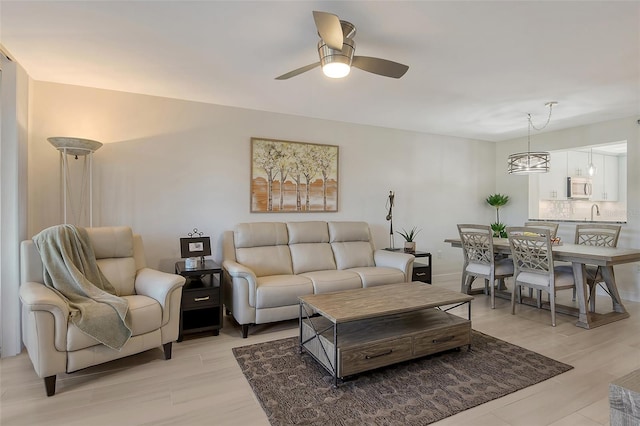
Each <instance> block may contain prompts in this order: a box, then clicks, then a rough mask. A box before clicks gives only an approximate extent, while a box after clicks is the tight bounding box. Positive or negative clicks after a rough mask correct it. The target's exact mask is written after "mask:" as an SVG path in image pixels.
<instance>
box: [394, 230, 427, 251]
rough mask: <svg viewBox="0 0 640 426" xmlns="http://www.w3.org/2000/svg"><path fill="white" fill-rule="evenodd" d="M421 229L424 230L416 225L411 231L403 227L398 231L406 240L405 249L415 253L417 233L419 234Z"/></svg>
mask: <svg viewBox="0 0 640 426" xmlns="http://www.w3.org/2000/svg"><path fill="white" fill-rule="evenodd" d="M420 231H422V229H417V227H416V226H414V227H413V228H411V230H409V231H407V230H406V229H404V228H402V231H396V232H397V233H398V234H400V235H401V236H402V238H404V240H405V243H404V251H406V252H409V253H413V252H415V251H416V242H415V241H414V240H415V238H416V235H418V233H419V232H420Z"/></svg>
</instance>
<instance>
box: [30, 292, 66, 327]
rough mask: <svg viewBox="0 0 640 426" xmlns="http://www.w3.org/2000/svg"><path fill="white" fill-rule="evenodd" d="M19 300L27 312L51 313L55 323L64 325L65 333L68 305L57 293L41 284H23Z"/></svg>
mask: <svg viewBox="0 0 640 426" xmlns="http://www.w3.org/2000/svg"><path fill="white" fill-rule="evenodd" d="M20 300H21V301H22V306H23V308H24V309H27V310H29V311H48V312H51V313H52V314H53V316H54V317H55V319H56V322H58V321H59V322H60V323H62V324H64V327H65V333H66V328H67V319H68V318H69V305H67V302H66V301H65V300H64V299H63V298H62V297H60V296H59V295H58V293H56V292H55V291H53V290H52V289H50V288H49V287H47V286H46V285H44V284H42V283H34V282H25V283H22V285H21V286H20Z"/></svg>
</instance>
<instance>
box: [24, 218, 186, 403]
mask: <svg viewBox="0 0 640 426" xmlns="http://www.w3.org/2000/svg"><path fill="white" fill-rule="evenodd" d="M87 233H88V234H89V239H90V240H91V244H92V246H93V250H94V252H95V255H96V259H97V261H98V266H99V267H100V269H101V270H102V272H103V274H104V275H105V276H106V277H107V279H108V280H109V282H110V283H111V284H112V285H113V286H114V287H115V288H116V290H117V292H118V296H120V297H123V298H125V299H127V300H128V302H129V313H130V315H131V325H132V330H131V331H132V336H131V338H130V339H129V340H128V341H127V343H126V344H125V345H124V346H123V347H122V348H121V349H120V350H116V349H112V348H109V347H107V346H105V345H103V344H101V343H99V342H98V341H97V340H95V339H94V338H93V337H90V336H88V335H87V334H84V333H83V332H82V331H80V329H79V328H78V327H76V326H75V325H74V324H72V323H71V322H69V321H68V318H69V307H68V305H67V304H66V302H65V301H64V300H63V299H62V298H61V297H60V296H58V294H57V293H56V292H54V291H53V290H52V289H50V288H49V287H47V286H46V285H44V278H43V266H42V261H41V259H40V254H39V253H38V250H37V249H36V246H35V244H34V243H33V241H32V240H27V241H23V242H22V243H21V247H20V264H21V271H20V275H21V282H22V284H21V285H20V300H21V301H22V341H23V342H24V345H25V347H26V348H27V352H28V353H29V358H31V362H32V363H33V367H34V368H35V370H36V373H37V374H38V376H39V377H41V378H44V382H45V388H46V391H47V396H51V395H53V394H54V393H55V389H56V388H55V386H56V374H59V373H65V372H66V373H71V372H73V371H77V370H80V369H82V368H86V367H90V366H93V365H97V364H101V363H103V362H107V361H111V360H114V359H117V358H122V357H125V356H128V355H132V354H136V353H139V352H142V351H146V350H148V349H152V348H155V347H158V346H163V349H164V355H165V358H166V359H170V358H171V344H172V342H173V341H174V340H176V339H177V338H178V329H179V325H180V323H179V321H180V300H181V297H182V286H183V285H184V282H185V278H184V277H182V276H180V275H174V274H169V273H166V272H160V271H156V270H153V269H149V268H147V267H146V265H145V262H146V261H145V257H144V249H143V246H142V238H141V237H140V236H139V235H134V234H133V233H132V231H131V228H129V227H124V226H121V227H102V228H87Z"/></svg>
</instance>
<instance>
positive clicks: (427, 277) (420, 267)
mask: <svg viewBox="0 0 640 426" xmlns="http://www.w3.org/2000/svg"><path fill="white" fill-rule="evenodd" d="M411 281H422V282H424V283H428V284H431V266H430V265H424V264H422V263H414V264H413V273H412V275H411Z"/></svg>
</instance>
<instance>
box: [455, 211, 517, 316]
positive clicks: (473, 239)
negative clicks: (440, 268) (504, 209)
mask: <svg viewBox="0 0 640 426" xmlns="http://www.w3.org/2000/svg"><path fill="white" fill-rule="evenodd" d="M458 233H459V234H460V241H461V243H462V253H463V255H464V266H463V268H462V284H461V288H460V291H461V292H462V293H465V294H469V293H470V292H471V285H472V284H473V280H474V279H475V278H483V279H484V282H485V285H484V288H485V294H486V293H489V289H490V294H491V309H495V281H496V280H498V281H499V284H500V285H504V279H505V278H507V277H511V276H513V262H512V261H511V259H509V258H504V259H503V258H499V259H496V256H495V253H494V251H493V232H492V231H491V227H490V226H488V225H474V224H459V225H458Z"/></svg>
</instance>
